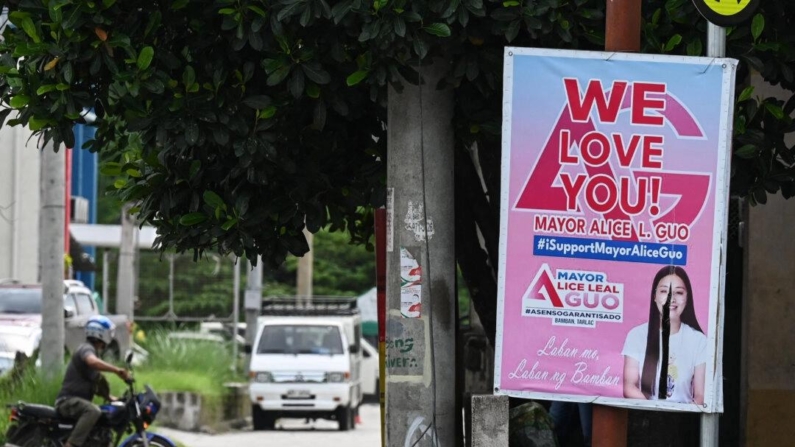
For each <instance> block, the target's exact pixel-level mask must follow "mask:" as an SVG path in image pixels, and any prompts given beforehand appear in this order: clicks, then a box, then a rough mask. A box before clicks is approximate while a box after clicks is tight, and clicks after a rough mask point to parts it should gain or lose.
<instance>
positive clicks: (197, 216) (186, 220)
mask: <svg viewBox="0 0 795 447" xmlns="http://www.w3.org/2000/svg"><path fill="white" fill-rule="evenodd" d="M205 220H207V215H206V214H204V213H189V214H185V215H184V216H182V217H180V218H179V223H180V225H184V226H186V227H189V226H191V225H196V224H200V223H202V222H204V221H205Z"/></svg>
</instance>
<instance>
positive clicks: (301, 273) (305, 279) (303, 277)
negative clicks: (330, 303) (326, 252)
mask: <svg viewBox="0 0 795 447" xmlns="http://www.w3.org/2000/svg"><path fill="white" fill-rule="evenodd" d="M304 236H306V242H307V243H308V244H309V251H308V252H306V254H304V256H302V257H300V258H298V268H297V269H296V272H295V274H296V291H295V294H296V295H297V296H298V303H299V304H304V305H307V306H308V305H310V304H312V274H313V265H312V263H313V261H314V258H315V256H314V252H313V251H312V242H313V241H314V239H315V237H314V235H313V234H312V233H310V232H309V230H307V229H306V228H304Z"/></svg>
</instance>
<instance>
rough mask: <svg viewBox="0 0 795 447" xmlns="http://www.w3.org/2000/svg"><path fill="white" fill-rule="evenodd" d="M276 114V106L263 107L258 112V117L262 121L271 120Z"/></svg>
mask: <svg viewBox="0 0 795 447" xmlns="http://www.w3.org/2000/svg"><path fill="white" fill-rule="evenodd" d="M275 114H276V106H270V107H265V108H264V109H262V110H261V111H260V112H259V117H260V118H262V119H268V118H271V117H272V116H273V115H275Z"/></svg>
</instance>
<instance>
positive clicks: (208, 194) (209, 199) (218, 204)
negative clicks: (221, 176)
mask: <svg viewBox="0 0 795 447" xmlns="http://www.w3.org/2000/svg"><path fill="white" fill-rule="evenodd" d="M203 197H204V203H206V204H207V205H210V206H211V207H213V208H221V209H222V210H226V203H224V199H222V198H221V196H219V195H218V194H216V193H214V192H213V191H210V190H207V191H204V196H203Z"/></svg>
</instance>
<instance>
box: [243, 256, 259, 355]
mask: <svg viewBox="0 0 795 447" xmlns="http://www.w3.org/2000/svg"><path fill="white" fill-rule="evenodd" d="M244 301H245V303H244V304H245V307H246V345H247V346H251V348H252V350H254V349H256V347H255V346H254V339H255V338H256V337H257V318H259V315H260V312H261V311H262V257H258V258H257V265H256V267H255V266H253V265H252V264H251V261H248V274H247V275H246V294H245V298H244Z"/></svg>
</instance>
